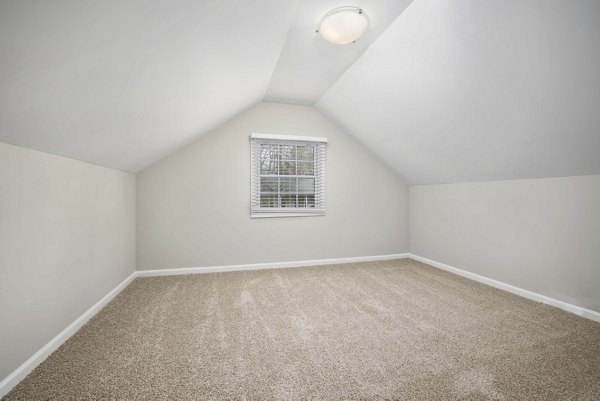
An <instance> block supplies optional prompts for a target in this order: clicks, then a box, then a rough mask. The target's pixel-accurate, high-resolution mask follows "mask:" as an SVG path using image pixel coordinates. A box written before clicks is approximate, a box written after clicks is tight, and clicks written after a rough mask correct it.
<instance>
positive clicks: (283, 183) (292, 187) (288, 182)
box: [279, 178, 296, 192]
mask: <svg viewBox="0 0 600 401" xmlns="http://www.w3.org/2000/svg"><path fill="white" fill-rule="evenodd" d="M279 190H280V191H281V192H296V179H295V178H280V179H279Z"/></svg>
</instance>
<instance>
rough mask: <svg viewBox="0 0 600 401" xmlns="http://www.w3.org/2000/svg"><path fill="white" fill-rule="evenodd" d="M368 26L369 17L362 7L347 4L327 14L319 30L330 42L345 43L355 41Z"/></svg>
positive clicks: (320, 23)
mask: <svg viewBox="0 0 600 401" xmlns="http://www.w3.org/2000/svg"><path fill="white" fill-rule="evenodd" d="M368 28H369V17H367V14H365V12H364V10H363V9H362V8H359V7H351V6H345V7H338V8H334V9H333V10H331V11H329V12H328V13H327V14H325V16H324V17H323V19H322V20H321V22H319V25H318V26H317V32H318V33H319V34H320V35H321V36H322V37H323V38H324V39H325V40H327V41H328V42H331V43H334V44H337V45H345V44H348V43H352V42H355V41H356V40H357V39H358V38H360V37H361V36H362V35H364V33H365V32H366V31H367V29H368Z"/></svg>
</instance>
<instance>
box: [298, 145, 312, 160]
mask: <svg viewBox="0 0 600 401" xmlns="http://www.w3.org/2000/svg"><path fill="white" fill-rule="evenodd" d="M297 160H311V161H312V160H315V148H314V147H312V146H298V156H297Z"/></svg>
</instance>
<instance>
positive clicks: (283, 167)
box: [279, 161, 296, 175]
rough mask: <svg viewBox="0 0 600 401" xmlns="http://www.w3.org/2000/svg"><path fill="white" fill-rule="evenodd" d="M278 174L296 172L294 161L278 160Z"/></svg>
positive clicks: (293, 173) (292, 173)
mask: <svg viewBox="0 0 600 401" xmlns="http://www.w3.org/2000/svg"><path fill="white" fill-rule="evenodd" d="M279 174H280V175H295V174H296V162H295V161H280V162H279Z"/></svg>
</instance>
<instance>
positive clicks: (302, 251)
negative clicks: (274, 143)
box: [137, 103, 408, 270]
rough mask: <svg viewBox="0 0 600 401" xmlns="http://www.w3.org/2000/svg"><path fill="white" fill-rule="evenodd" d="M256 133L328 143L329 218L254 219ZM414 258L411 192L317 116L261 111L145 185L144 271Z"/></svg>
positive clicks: (277, 108)
mask: <svg viewBox="0 0 600 401" xmlns="http://www.w3.org/2000/svg"><path fill="white" fill-rule="evenodd" d="M252 132H261V133H272V134H285V135H308V136H324V137H327V138H328V140H329V144H328V149H327V215H326V216H320V217H294V218H263V219H251V218H250V142H249V136H250V134H251V133H252ZM407 251H408V188H407V186H406V185H405V184H404V183H403V182H402V181H401V179H400V178H399V177H398V176H396V175H395V174H394V173H393V172H392V171H391V170H390V169H389V168H388V167H386V166H385V165H383V164H382V163H381V162H380V161H379V159H377V158H376V157H375V156H373V155H372V154H371V153H370V152H369V151H368V150H366V149H365V148H364V147H363V146H361V145H359V144H358V143H357V142H355V141H354V140H353V139H352V138H351V137H350V136H348V135H347V134H346V133H345V132H343V131H341V130H340V129H339V128H338V127H336V126H335V125H333V124H332V123H331V122H330V121H329V120H327V119H326V118H325V117H324V116H323V115H321V114H320V113H319V112H318V111H316V110H315V109H313V108H312V107H304V106H293V105H285V104H275V103H261V104H258V105H257V106H255V107H253V108H252V109H250V110H248V111H246V112H245V113H243V114H241V115H239V116H238V117H236V118H234V119H233V120H231V121H230V122H228V123H227V124H225V125H223V126H221V127H220V128H218V129H216V130H214V131H213V132H211V133H210V134H208V135H206V136H204V137H202V138H201V139H200V140H199V141H197V142H195V143H193V144H192V145H190V146H187V147H186V148H184V149H182V150H180V151H179V152H177V153H175V154H173V155H171V156H169V157H168V158H166V159H164V160H163V161H161V162H159V163H157V164H155V165H153V166H151V167H149V168H148V169H146V170H144V171H142V172H141V173H139V174H138V177H137V260H138V269H140V270H144V269H152V268H177V267H195V266H218V265H229V264H246V263H262V262H283V261H297V260H308V259H322V258H338V257H352V256H368V255H381V254H392V253H402V252H407Z"/></svg>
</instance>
